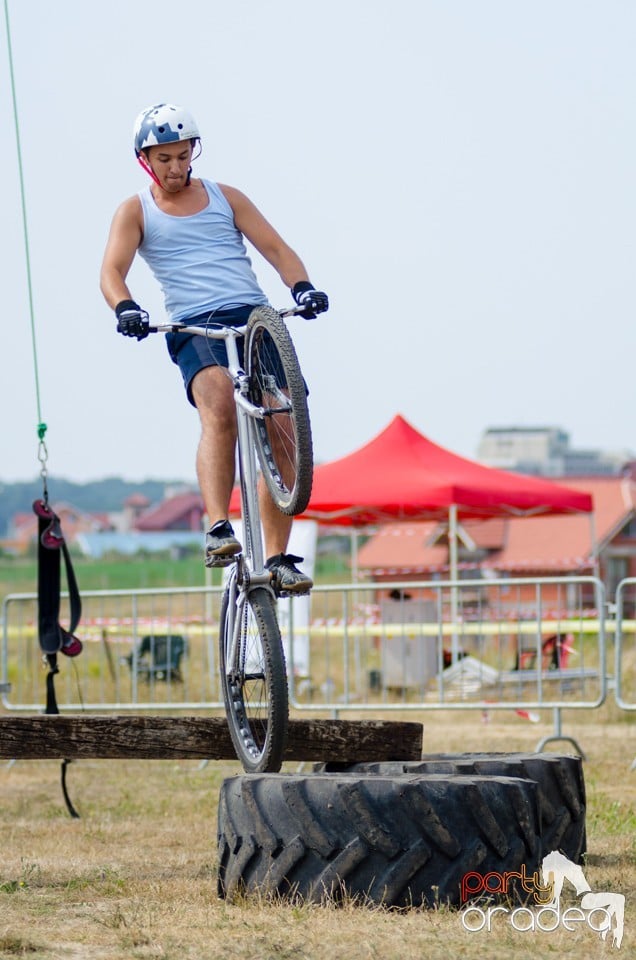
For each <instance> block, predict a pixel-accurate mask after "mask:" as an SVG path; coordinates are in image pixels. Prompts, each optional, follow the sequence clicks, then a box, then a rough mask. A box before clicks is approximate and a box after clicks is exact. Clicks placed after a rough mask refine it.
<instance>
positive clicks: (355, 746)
mask: <svg viewBox="0 0 636 960" xmlns="http://www.w3.org/2000/svg"><path fill="white" fill-rule="evenodd" d="M422 732H423V728H422V724H420V723H410V722H402V721H394V720H388V721H383V720H319V719H313V718H312V719H307V720H290V722H289V730H288V738H287V749H286V752H285V760H310V761H315V762H327V761H332V762H342V763H353V762H356V761H374V760H376V761H377V760H419V759H420V757H421V756H422ZM0 758H4V759H12V760H46V759H61V758H65V759H67V760H87V759H118V760H133V759H134V760H161V759H166V760H233V759H235V758H236V754H235V753H234V748H233V746H232V741H231V740H230V734H229V731H228V727H227V723H226V721H225V719H224V718H218V717H161V716H137V715H131V716H101V715H95V714H80V715H76V714H73V715H55V716H50V715H44V714H40V715H38V716H34V717H15V716H2V717H0Z"/></svg>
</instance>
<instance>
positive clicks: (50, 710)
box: [33, 500, 82, 818]
mask: <svg viewBox="0 0 636 960" xmlns="http://www.w3.org/2000/svg"><path fill="white" fill-rule="evenodd" d="M33 511H34V513H35V514H36V516H37V518H38V638H39V641H40V648H41V650H42V653H43V654H44V656H45V658H46V661H47V663H48V665H49V672H48V673H47V675H46V708H45V711H44V712H45V714H50V715H56V714H59V712H60V711H59V707H58V705H57V699H56V696H55V674H56V673H59V667H58V664H57V655H58V653H59V652H60V651H62V653H66V654H67V655H68V656H77V654H78V653H80V652H81V650H82V644H81V642H80V641H79V640H78V639H77V637H75V636H74V633H75V630H76V628H77V625H78V623H79V622H80V618H81V615H82V602H81V598H80V592H79V588H78V585H77V579H76V577H75V571H74V570H73V564H72V562H71V556H70V554H69V551H68V547H67V546H66V542H65V540H64V536H63V534H62V527H61V524H60V518H59V517H58V516H57V514H55V513H54V512H53V510H51V508H50V507H49V505H48V503H47V502H46V501H45V500H36V501H35V503H34V504H33ZM60 554H61V555H62V556H63V557H64V565H65V570H66V581H67V585H68V595H69V607H70V623H69V629H68V630H65V629H64V627H62V626H61V625H60V622H59V616H60V586H61V561H60ZM70 762H71V761H70V760H62V771H61V779H62V794H63V796H64V801H65V803H66V808H67V810H68V812H69V814H70V815H71V817H74V818H79V814H78V812H77V810H76V809H75V807H74V806H73V804H72V803H71V798H70V797H69V794H68V790H67V787H66V769H67V766H68V764H69V763H70Z"/></svg>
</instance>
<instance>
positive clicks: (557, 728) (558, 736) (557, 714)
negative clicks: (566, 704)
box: [536, 707, 587, 760]
mask: <svg viewBox="0 0 636 960" xmlns="http://www.w3.org/2000/svg"><path fill="white" fill-rule="evenodd" d="M553 716H554V733H553V734H552V736H551V737H544V738H543V739H542V740H539V742H538V744H537V748H536V752H537V753H541V751H542V750H543V749H544V747H545V745H546V744H547V743H554V741H555V740H564V741H566V742H567V743H571V744H572V746H573V747H574V749H575V750H576V752H577V753H578V755H579V756H580V757H581V759H582V760H587V757H586V756H585V753H584V751H583V750H582V749H581V747H580V746H579V744H578V743H577V741H576V740H575V739H574V738H573V737H566V736H564V735H563V733H562V729H561V707H555V708H554V711H553Z"/></svg>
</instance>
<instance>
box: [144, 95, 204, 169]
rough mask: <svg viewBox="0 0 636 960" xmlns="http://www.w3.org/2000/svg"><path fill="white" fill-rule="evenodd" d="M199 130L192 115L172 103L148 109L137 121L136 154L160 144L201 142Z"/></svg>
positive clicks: (160, 104)
mask: <svg viewBox="0 0 636 960" xmlns="http://www.w3.org/2000/svg"><path fill="white" fill-rule="evenodd" d="M199 139H200V136H199V130H198V128H197V125H196V122H195V120H194V118H193V116H192V114H190V113H188V111H187V110H184V109H183V107H175V106H174V104H172V103H158V104H156V105H155V106H154V107H146V109H145V110H142V111H141V113H140V114H139V116H138V117H137V119H136V120H135V153H136V155H137V156H138V157H139V155H140V153H141V151H142V150H145V149H146V148H147V147H154V146H156V145H157V144H158V143H174V142H176V141H178V140H199Z"/></svg>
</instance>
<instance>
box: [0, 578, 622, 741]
mask: <svg viewBox="0 0 636 960" xmlns="http://www.w3.org/2000/svg"><path fill="white" fill-rule="evenodd" d="M633 582H634V583H635V584H636V581H633ZM82 600H83V618H82V624H81V627H80V630H79V633H80V636H81V638H82V640H83V641H84V652H83V654H82V655H81V656H80V657H78V658H76V659H75V660H71V661H69V660H66V658H64V657H60V660H61V661H62V663H61V670H60V675H59V677H58V678H57V680H56V690H57V700H58V705H59V707H60V709H61V710H69V709H72V710H77V709H82V708H83V709H86V710H119V711H121V710H142V709H151V710H154V711H156V710H177V709H183V710H197V709H204V708H205V709H217V708H218V709H220V708H221V707H222V697H221V693H220V687H219V682H218V653H217V635H218V619H219V611H220V601H221V588H220V587H216V588H214V587H210V588H190V589H180V590H172V589H163V590H137V591H93V592H87V593H83V595H82ZM280 613H281V625H282V632H283V638H284V642H285V647H286V653H287V661H288V667H289V684H290V700H291V706H292V707H293V708H294V709H295V710H298V711H321V712H322V713H325V712H328V713H331V714H333V715H334V716H337V715H339V714H340V713H342V712H344V711H357V712H361V711H367V712H375V713H382V712H387V711H400V712H403V711H419V710H440V709H444V710H467V709H472V710H476V709H477V710H481V711H491V710H520V711H524V712H526V713H530V712H531V711H533V710H539V709H546V708H548V709H551V710H552V711H553V714H554V728H555V729H554V736H553V737H548V738H545V739H544V741H542V743H541V745H540V746H543V745H544V744H545V743H547V742H548V741H549V740H552V739H563V740H569V739H571V738H569V737H564V736H562V731H561V710H562V709H564V708H568V709H590V708H594V707H598V706H600V705H601V704H602V703H603V702H604V700H605V697H606V691H607V686H606V681H607V678H606V639H605V596H604V588H603V584H602V583H601V581H600V580H597V579H595V578H593V577H579V578H575V577H564V578H542V579H530V578H527V579H516V578H515V579H500V580H483V579H480V580H459V581H455V582H449V581H442V580H437V581H422V582H418V583H413V582H400V583H389V584H346V585H337V586H320V587H316V588H314V590H313V592H312V595H311V598H307V599H300V598H299V599H296V600H294V601H293V602H291V601H281V606H280ZM62 622H64V609H63V611H62ZM1 674H2V675H1V678H0V682H1V683H2V684H3V685H6V684H10V685H11V686H10V691H9V692H5V693H4V694H3V703H4V706H5V707H6V708H8V709H10V710H30V711H33V710H38V709H41V707H42V704H43V702H44V677H45V671H44V669H43V666H42V662H41V656H40V652H39V647H38V642H37V597H36V595H35V594H21V595H13V596H9V597H7V598H6V599H5V601H4V605H3V642H2V670H1ZM0 689H2V688H1V687H0ZM572 742H574V741H572ZM577 746H578V745H577Z"/></svg>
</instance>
